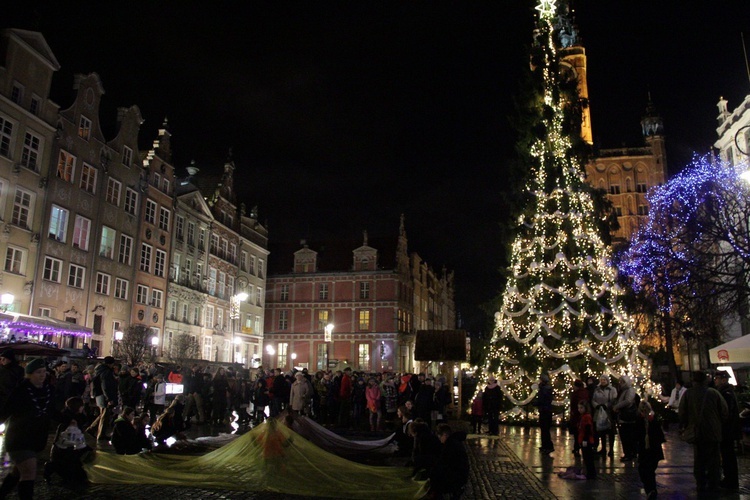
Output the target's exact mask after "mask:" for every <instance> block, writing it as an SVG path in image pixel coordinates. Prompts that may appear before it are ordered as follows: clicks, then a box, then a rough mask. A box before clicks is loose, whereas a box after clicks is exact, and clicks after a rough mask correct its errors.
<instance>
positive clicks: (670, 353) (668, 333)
mask: <svg viewBox="0 0 750 500" xmlns="http://www.w3.org/2000/svg"><path fill="white" fill-rule="evenodd" d="M661 324H662V328H663V331H664V347H665V348H666V350H667V365H668V366H669V374H670V375H671V376H672V381H675V380H678V378H677V362H675V359H674V342H673V340H672V339H673V337H672V317H671V316H670V315H669V313H668V312H665V313H662V321H661Z"/></svg>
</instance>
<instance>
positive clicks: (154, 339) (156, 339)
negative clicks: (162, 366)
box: [151, 335, 159, 358]
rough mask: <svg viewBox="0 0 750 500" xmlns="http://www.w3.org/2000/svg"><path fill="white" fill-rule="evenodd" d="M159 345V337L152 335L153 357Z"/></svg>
mask: <svg viewBox="0 0 750 500" xmlns="http://www.w3.org/2000/svg"><path fill="white" fill-rule="evenodd" d="M158 346H159V337H157V336H156V335H154V336H153V337H151V357H152V358H155V357H156V348H157V347H158Z"/></svg>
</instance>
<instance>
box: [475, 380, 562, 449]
mask: <svg viewBox="0 0 750 500" xmlns="http://www.w3.org/2000/svg"><path fill="white" fill-rule="evenodd" d="M552 396H553V394H552V386H551V385H550V379H549V375H547V374H546V373H542V375H541V376H540V377H539V389H538V393H537V397H536V401H535V403H534V404H535V405H536V406H537V407H538V408H539V430H540V431H541V434H542V446H540V447H539V451H541V452H542V453H551V452H553V451H555V445H554V444H552V435H551V434H550V432H551V430H552ZM486 397H487V395H485V398H486ZM486 411H487V410H486V401H485V413H486Z"/></svg>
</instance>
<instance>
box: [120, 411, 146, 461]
mask: <svg viewBox="0 0 750 500" xmlns="http://www.w3.org/2000/svg"><path fill="white" fill-rule="evenodd" d="M148 443H149V441H148V440H147V439H146V436H141V435H139V434H138V431H137V430H136V428H135V410H134V409H133V408H131V407H129V406H126V407H124V408H123V409H122V412H120V416H119V417H117V419H116V420H115V425H114V426H113V428H112V446H113V447H114V448H115V452H117V453H118V454H119V455H135V454H137V453H140V452H141V450H142V449H144V448H149V447H150V446H149V445H148Z"/></svg>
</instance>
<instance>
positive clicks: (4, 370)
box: [0, 349, 24, 405]
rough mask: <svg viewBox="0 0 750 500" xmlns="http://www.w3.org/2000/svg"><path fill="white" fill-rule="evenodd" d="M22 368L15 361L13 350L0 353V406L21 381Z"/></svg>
mask: <svg viewBox="0 0 750 500" xmlns="http://www.w3.org/2000/svg"><path fill="white" fill-rule="evenodd" d="M23 376H24V373H23V368H21V365H19V364H18V361H16V353H15V352H13V349H6V350H4V351H3V352H2V353H0V405H2V404H4V403H5V400H6V399H8V396H10V393H11V392H12V391H13V389H15V388H16V386H17V385H18V383H19V382H21V380H23Z"/></svg>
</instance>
